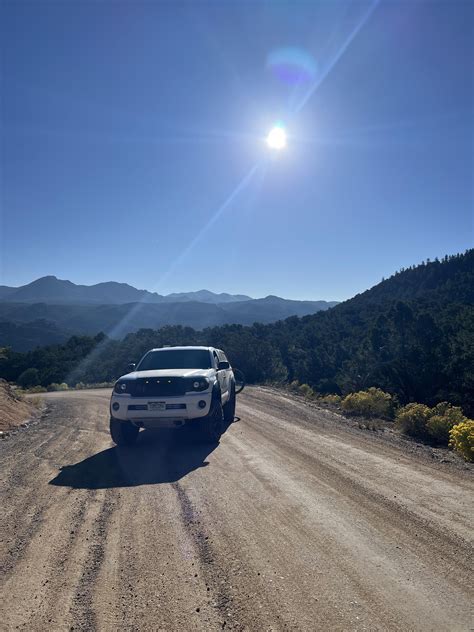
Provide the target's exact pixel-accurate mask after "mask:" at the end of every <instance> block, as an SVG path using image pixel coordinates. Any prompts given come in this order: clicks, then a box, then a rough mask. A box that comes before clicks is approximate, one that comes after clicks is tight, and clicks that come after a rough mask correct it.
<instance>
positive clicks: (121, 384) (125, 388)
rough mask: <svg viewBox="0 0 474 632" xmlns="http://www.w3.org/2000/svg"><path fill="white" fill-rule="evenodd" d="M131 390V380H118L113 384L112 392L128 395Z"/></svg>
mask: <svg viewBox="0 0 474 632" xmlns="http://www.w3.org/2000/svg"><path fill="white" fill-rule="evenodd" d="M131 390H132V381H131V380H118V381H117V382H115V386H114V391H115V393H122V394H123V393H130V392H131Z"/></svg>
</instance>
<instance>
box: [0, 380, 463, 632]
mask: <svg viewBox="0 0 474 632" xmlns="http://www.w3.org/2000/svg"><path fill="white" fill-rule="evenodd" d="M109 395H110V392H109V391H106V390H97V391H76V392H69V393H51V394H48V395H47V396H46V400H47V404H48V412H47V413H46V415H45V416H44V417H43V419H42V420H41V421H39V422H38V423H35V424H32V425H31V426H30V427H29V428H27V429H22V430H20V431H19V432H18V433H16V434H14V435H12V436H10V437H9V438H7V439H6V440H4V441H2V442H1V445H0V452H1V458H2V464H3V465H2V483H1V495H2V550H1V553H0V559H1V564H2V575H3V580H2V595H3V596H2V610H3V615H2V622H1V623H0V628H1V629H5V630H15V629H20V630H29V631H30V630H101V631H102V630H106V631H108V630H111V631H112V630H147V631H148V630H166V631H170V630H180V631H188V630H223V629H226V630H227V629H229V630H252V631H254V630H255V631H259V632H260V631H265V630H311V631H313V630H321V631H326V630H354V631H356V630H361V631H362V630H370V631H372V630H403V631H411V630H436V631H442V630H449V631H453V630H466V631H467V630H470V629H472V628H473V627H474V623H473V620H472V616H471V615H472V611H471V613H470V604H472V600H473V589H472V585H473V581H472V580H473V576H472V521H473V517H474V509H473V496H474V494H473V491H474V485H473V479H472V473H471V472H470V471H467V470H466V471H463V470H461V469H459V470H456V469H454V468H451V467H448V466H443V464H440V463H439V462H436V463H435V462H433V463H431V462H430V461H428V460H427V459H426V458H418V459H417V458H416V457H415V456H414V455H413V454H412V453H411V452H408V451H407V450H406V449H403V446H398V445H391V444H390V443H389V442H384V441H382V440H380V439H379V438H377V437H376V436H373V433H370V432H368V431H366V432H364V431H357V430H354V429H352V428H349V427H347V426H345V425H344V424H343V423H339V422H337V421H335V417H334V414H333V413H330V412H327V411H324V410H318V409H315V408H309V407H308V406H306V405H305V404H304V403H302V402H298V401H295V400H293V399H291V398H290V397H288V396H285V395H283V394H278V393H276V392H272V391H271V390H266V389H261V388H247V389H246V390H245V391H244V393H243V394H242V395H240V396H239V398H238V403H237V414H238V415H239V417H240V421H237V422H236V423H234V424H232V425H231V426H230V427H229V429H228V430H227V432H226V433H225V434H224V435H223V437H222V439H221V442H220V444H219V445H217V446H203V445H198V444H196V442H195V441H193V439H192V437H190V436H189V435H188V434H187V433H185V432H182V431H181V432H180V431H175V432H174V434H173V433H169V432H168V433H163V432H161V433H160V432H151V431H142V432H141V433H140V436H139V439H138V442H137V445H136V446H134V447H133V448H116V447H113V444H112V442H111V440H110V437H109V433H108V398H109Z"/></svg>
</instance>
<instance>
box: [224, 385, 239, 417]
mask: <svg viewBox="0 0 474 632" xmlns="http://www.w3.org/2000/svg"><path fill="white" fill-rule="evenodd" d="M235 399H236V398H235V384H232V388H231V391H230V397H229V399H228V400H227V402H226V403H225V404H224V407H223V408H224V422H225V423H226V424H227V425H229V424H231V423H232V422H233V421H234V417H235Z"/></svg>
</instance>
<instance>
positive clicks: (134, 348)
mask: <svg viewBox="0 0 474 632" xmlns="http://www.w3.org/2000/svg"><path fill="white" fill-rule="evenodd" d="M473 341H474V250H469V251H467V252H466V253H464V254H462V255H455V256H452V257H446V258H445V259H443V260H442V261H433V262H426V263H423V264H421V265H419V266H416V267H414V268H410V269H408V270H402V271H400V272H398V273H397V274H395V275H394V276H393V277H391V278H390V279H387V280H385V281H382V282H381V283H380V284H379V285H377V286H375V287H374V288H372V289H371V290H368V291H367V292H364V293H363V294H360V295H357V296H356V297H354V298H353V299H351V300H349V301H346V302H345V303H342V304H340V305H338V306H336V307H335V308H333V309H332V310H330V311H327V312H319V313H317V314H314V315H311V316H305V317H303V318H297V317H291V318H288V319H287V320H285V321H280V322H277V323H274V324H270V325H259V324H255V325H253V326H251V327H244V326H241V325H225V326H221V327H214V328H209V329H205V330H204V331H201V332H197V331H195V330H193V329H191V328H186V327H165V328H162V329H160V330H157V331H153V330H150V329H143V330H140V331H139V332H137V333H134V334H129V335H128V336H126V337H125V338H124V339H123V340H122V341H110V340H108V339H106V338H105V337H104V336H103V335H99V336H96V337H95V338H91V337H87V336H85V337H77V336H75V337H73V338H71V339H70V340H69V341H68V342H67V343H66V344H64V345H54V346H49V347H44V348H40V349H37V350H35V351H32V352H29V353H25V354H21V353H14V352H12V351H9V350H6V351H5V352H4V353H3V359H0V375H1V376H2V377H5V378H6V379H8V380H18V379H19V378H20V377H21V374H22V373H23V372H24V371H25V370H26V369H28V368H36V369H37V370H38V382H39V383H40V384H43V385H47V384H50V383H51V382H63V381H66V382H67V383H69V384H75V383H76V382H79V381H83V382H102V381H105V380H110V379H114V378H116V377H118V376H119V375H121V374H122V373H123V372H124V371H125V367H126V365H127V363H128V362H130V361H136V360H138V359H139V357H140V356H141V354H142V353H144V352H145V351H146V350H147V349H149V348H151V347H159V346H161V345H163V344H171V345H173V344H212V345H215V346H217V347H222V348H223V349H225V350H226V351H227V353H228V355H229V358H230V359H231V362H232V364H233V365H234V366H236V367H238V368H240V369H242V370H243V371H244V373H245V374H246V376H247V379H248V381H250V382H262V381H285V380H290V381H291V380H294V379H297V380H299V381H300V382H304V383H308V384H310V385H311V386H312V387H313V388H314V389H315V390H317V391H319V392H321V393H331V392H334V393H346V392H349V391H354V390H358V389H361V388H365V387H368V386H379V387H381V388H383V389H384V390H386V391H389V392H391V393H393V394H396V395H397V396H398V398H399V399H400V402H401V403H405V402H408V401H419V402H426V403H428V404H434V403H436V402H438V401H442V400H448V401H450V402H452V403H454V404H459V405H461V406H462V407H463V408H464V410H465V412H466V413H469V414H473V412H474V343H473Z"/></svg>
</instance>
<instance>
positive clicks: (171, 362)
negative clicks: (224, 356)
mask: <svg viewBox="0 0 474 632" xmlns="http://www.w3.org/2000/svg"><path fill="white" fill-rule="evenodd" d="M210 368H211V354H210V353H209V351H207V350H206V349H169V350H167V349H160V350H159V351H150V352H149V353H147V354H146V355H145V356H144V357H143V358H142V360H141V361H140V362H139V364H138V366H137V368H136V369H135V370H136V371H153V370H159V369H210Z"/></svg>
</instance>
